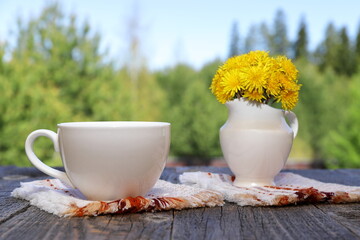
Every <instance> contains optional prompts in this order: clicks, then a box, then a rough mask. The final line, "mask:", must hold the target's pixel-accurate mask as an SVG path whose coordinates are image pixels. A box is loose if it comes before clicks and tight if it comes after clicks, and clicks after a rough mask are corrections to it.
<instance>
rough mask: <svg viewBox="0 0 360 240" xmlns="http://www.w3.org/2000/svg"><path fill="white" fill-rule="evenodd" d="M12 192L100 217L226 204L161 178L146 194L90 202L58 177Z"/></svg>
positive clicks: (53, 209)
mask: <svg viewBox="0 0 360 240" xmlns="http://www.w3.org/2000/svg"><path fill="white" fill-rule="evenodd" d="M11 195H12V196H13V197H16V198H21V199H25V200H28V201H30V204H31V205H34V206H36V207H38V208H40V209H42V210H45V211H47V212H49V213H53V214H56V215H58V216H64V217H70V216H79V217H80V216H97V215H100V214H110V213H117V214H119V213H128V212H132V213H133V212H144V211H148V212H154V211H162V210H169V209H184V208H196V207H214V206H222V205H223V204H224V201H223V196H222V195H221V194H220V193H217V192H214V191H211V190H205V189H201V188H194V187H191V186H187V185H181V184H173V183H170V182H166V181H163V180H158V181H157V183H156V184H155V186H154V187H153V188H152V189H151V190H150V191H149V192H148V193H147V194H146V196H144V197H134V198H132V197H129V198H125V199H119V200H116V201H88V200H85V198H84V197H83V195H82V194H81V193H80V191H79V190H77V189H73V188H71V187H69V186H67V185H64V184H63V183H62V182H61V181H60V180H57V179H46V180H38V181H33V182H24V183H21V186H20V187H19V188H16V189H15V190H14V191H13V192H12V193H11Z"/></svg>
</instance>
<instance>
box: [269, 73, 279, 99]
mask: <svg viewBox="0 0 360 240" xmlns="http://www.w3.org/2000/svg"><path fill="white" fill-rule="evenodd" d="M280 90H281V88H280V80H279V78H278V74H276V73H274V74H272V75H271V77H270V78H269V79H268V81H267V85H266V93H267V94H268V95H269V96H277V95H279V94H280Z"/></svg>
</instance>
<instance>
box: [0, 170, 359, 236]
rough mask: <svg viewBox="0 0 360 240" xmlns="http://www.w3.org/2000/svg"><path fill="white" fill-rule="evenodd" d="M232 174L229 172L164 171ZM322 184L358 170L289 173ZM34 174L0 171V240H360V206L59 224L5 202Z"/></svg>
mask: <svg viewBox="0 0 360 240" xmlns="http://www.w3.org/2000/svg"><path fill="white" fill-rule="evenodd" d="M185 171H207V172H221V173H228V174H229V173H231V172H230V170H229V169H228V168H215V167H201V166H200V167H181V168H167V169H166V170H165V171H164V172H163V174H162V176H161V178H162V179H164V180H167V181H170V182H174V183H175V182H178V176H179V174H181V173H183V172H185ZM292 172H295V173H299V174H301V175H303V176H306V177H310V178H313V179H317V180H320V181H324V182H335V183H342V184H349V185H359V184H360V181H359V180H360V170H347V169H345V170H344V169H341V170H331V171H329V170H301V171H294V170H293V171H292ZM46 177H47V176H45V175H44V174H42V173H41V172H39V171H37V170H35V169H34V168H14V167H0V187H1V192H0V238H1V239H326V238H330V239H355V238H358V239H360V230H359V229H360V220H359V219H360V204H358V203H356V204H340V205H339V204H336V205H335V204H317V205H301V206H288V207H239V206H237V205H235V204H230V203H226V205H225V206H224V207H215V208H198V209H188V210H182V211H167V212H159V213H141V214H139V213H138V214H125V215H113V216H99V217H85V218H70V219H69V218H59V217H57V216H54V215H52V214H49V213H46V212H44V211H41V210H39V209H37V208H36V207H32V206H29V203H28V202H26V201H22V200H18V199H14V198H11V197H10V192H11V191H12V190H13V189H14V188H15V187H17V186H19V183H20V181H30V180H35V179H39V178H40V179H41V178H46Z"/></svg>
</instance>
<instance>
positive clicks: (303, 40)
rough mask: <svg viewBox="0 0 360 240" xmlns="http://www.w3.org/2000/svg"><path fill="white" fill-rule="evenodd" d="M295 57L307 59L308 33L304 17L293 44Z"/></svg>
mask: <svg viewBox="0 0 360 240" xmlns="http://www.w3.org/2000/svg"><path fill="white" fill-rule="evenodd" d="M294 55H295V56H294V57H295V59H299V58H305V59H308V34H307V28H306V22H305V19H304V18H302V19H301V22H300V26H299V31H298V34H297V39H296V41H295V46H294Z"/></svg>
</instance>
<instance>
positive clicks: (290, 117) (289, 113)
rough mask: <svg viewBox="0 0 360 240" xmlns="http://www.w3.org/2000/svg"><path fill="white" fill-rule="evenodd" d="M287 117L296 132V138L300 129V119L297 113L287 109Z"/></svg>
mask: <svg viewBox="0 0 360 240" xmlns="http://www.w3.org/2000/svg"><path fill="white" fill-rule="evenodd" d="M285 117H286V118H287V120H288V122H289V125H290V127H291V129H292V130H293V132H294V138H295V137H296V135H297V132H298V129H299V122H298V119H297V117H296V115H295V113H293V112H292V111H285Z"/></svg>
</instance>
